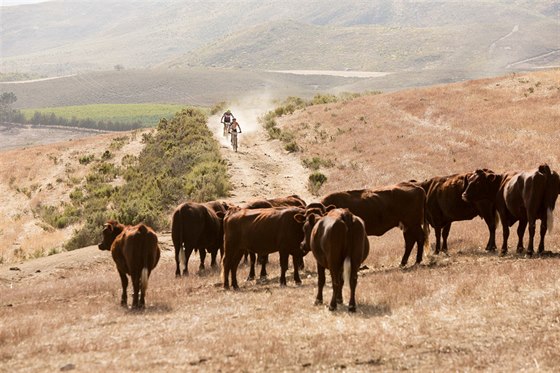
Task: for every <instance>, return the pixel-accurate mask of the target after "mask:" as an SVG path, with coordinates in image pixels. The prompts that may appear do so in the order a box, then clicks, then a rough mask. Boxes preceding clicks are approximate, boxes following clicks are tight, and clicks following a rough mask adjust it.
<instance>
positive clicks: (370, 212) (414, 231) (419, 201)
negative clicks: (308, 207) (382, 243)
mask: <svg viewBox="0 0 560 373" xmlns="http://www.w3.org/2000/svg"><path fill="white" fill-rule="evenodd" d="M321 203H322V204H323V205H324V206H328V205H335V206H336V207H340V208H347V209H348V210H350V212H351V213H353V214H354V215H357V216H359V217H360V218H362V219H363V221H364V223H365V224H366V232H367V234H368V235H373V236H381V235H383V234H384V233H385V232H387V231H388V230H389V229H392V228H394V227H400V228H401V229H402V230H403V236H404V241H405V251H404V255H403V257H402V260H401V266H402V267H404V266H405V265H406V263H407V262H408V257H409V256H410V253H411V251H412V248H413V247H414V244H415V243H416V244H417V245H418V249H417V253H416V263H420V262H422V254H423V251H424V245H426V246H428V245H429V235H428V234H429V226H428V222H427V221H426V219H425V215H424V211H425V206H426V193H425V192H424V189H422V188H421V187H419V186H417V185H415V184H413V183H411V182H402V183H399V184H396V185H392V186H388V187H384V188H379V189H361V190H350V191H346V192H338V193H332V194H329V195H327V196H325V197H323V199H322V200H321Z"/></svg>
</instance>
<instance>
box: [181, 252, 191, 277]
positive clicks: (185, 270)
mask: <svg viewBox="0 0 560 373" xmlns="http://www.w3.org/2000/svg"><path fill="white" fill-rule="evenodd" d="M192 252H193V248H192V247H187V245H185V268H183V276H188V275H189V258H190V257H191V254H192Z"/></svg>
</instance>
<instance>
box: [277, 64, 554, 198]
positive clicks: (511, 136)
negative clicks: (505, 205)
mask: <svg viewBox="0 0 560 373" xmlns="http://www.w3.org/2000/svg"><path fill="white" fill-rule="evenodd" d="M559 100H560V70H550V71H543V72H539V73H534V74H528V75H524V74H510V75H507V76H503V77H499V78H491V79H483V80H476V81H468V82H464V83H456V84H451V85H443V86H434V87H431V88H423V89H414V90H407V91H401V92H396V93H389V94H382V95H376V96H364V97H362V98H359V99H357V100H355V101H352V102H342V103H337V104H332V105H323V106H315V107H309V108H307V109H306V110H304V111H301V112H298V113H297V114H296V115H294V116H291V117H289V118H286V119H285V120H284V121H280V124H282V123H284V124H283V126H284V127H283V128H284V129H286V130H289V131H293V132H295V134H296V138H297V139H298V140H297V141H298V144H299V145H300V146H302V147H303V148H304V153H303V154H302V157H312V156H317V157H320V158H324V159H330V160H332V161H333V162H334V164H335V166H334V167H332V168H330V169H327V170H323V172H324V173H326V174H327V175H328V176H329V180H328V182H327V184H326V185H325V189H324V192H330V191H335V190H340V189H349V188H362V187H373V186H376V185H385V184H390V183H395V182H398V181H401V180H408V179H418V180H422V179H424V178H428V177H431V176H433V175H443V174H450V173H455V172H466V171H469V170H474V169H475V168H482V167H487V168H491V169H494V170H495V171H497V172H500V171H504V170H509V169H530V168H533V167H536V165H537V164H538V163H539V162H548V163H549V164H550V165H551V166H552V167H553V168H556V169H558V168H560V153H559V148H558V144H557V139H558V138H560V132H559V131H560V129H559V128H558V125H557V124H558V123H560V108H559V107H558V105H557V103H558V102H559ZM332 146H336V152H332V151H331V147H332Z"/></svg>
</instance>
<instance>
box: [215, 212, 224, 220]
mask: <svg viewBox="0 0 560 373" xmlns="http://www.w3.org/2000/svg"><path fill="white" fill-rule="evenodd" d="M216 215H217V216H218V218H220V219H223V218H224V216H226V214H224V212H223V211H218V212H217V213H216Z"/></svg>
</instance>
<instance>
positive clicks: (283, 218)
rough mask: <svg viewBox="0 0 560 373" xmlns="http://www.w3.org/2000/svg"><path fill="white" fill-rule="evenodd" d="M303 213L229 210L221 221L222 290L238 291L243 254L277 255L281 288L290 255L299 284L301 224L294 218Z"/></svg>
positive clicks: (296, 209) (293, 210) (289, 209)
mask: <svg viewBox="0 0 560 373" xmlns="http://www.w3.org/2000/svg"><path fill="white" fill-rule="evenodd" d="M303 212H305V210H304V209H302V208H299V207H286V208H263V209H239V210H237V211H230V212H228V214H227V215H226V217H225V218H224V251H225V253H224V259H223V265H222V278H223V281H224V288H226V289H228V288H229V274H230V273H231V285H232V287H233V288H234V289H238V288H239V286H238V284H237V266H238V265H239V262H240V261H241V257H242V256H243V254H244V253H245V251H249V252H254V253H257V254H261V255H268V254H271V253H273V252H276V251H278V252H279V253H280V268H281V273H280V286H286V271H287V270H288V259H289V256H290V255H292V257H293V263H294V281H295V283H296V284H301V279H300V277H299V271H298V269H299V268H298V267H299V266H298V265H297V263H300V262H301V261H303V255H302V252H301V249H300V244H301V241H303V229H302V225H303V224H302V223H299V222H297V221H296V219H295V218H294V216H295V215H296V214H298V213H303Z"/></svg>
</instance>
